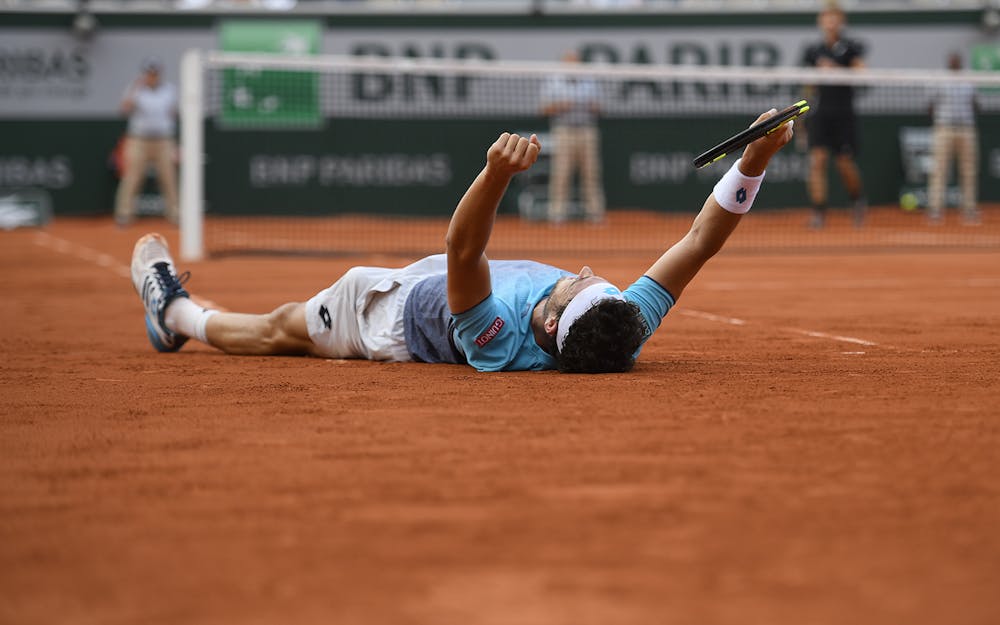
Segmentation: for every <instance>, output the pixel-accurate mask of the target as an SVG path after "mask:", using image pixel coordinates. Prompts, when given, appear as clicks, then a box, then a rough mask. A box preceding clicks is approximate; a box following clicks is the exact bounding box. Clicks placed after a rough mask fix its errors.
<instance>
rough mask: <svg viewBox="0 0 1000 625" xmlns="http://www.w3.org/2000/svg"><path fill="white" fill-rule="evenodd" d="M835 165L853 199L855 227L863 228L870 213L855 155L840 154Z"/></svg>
mask: <svg viewBox="0 0 1000 625" xmlns="http://www.w3.org/2000/svg"><path fill="white" fill-rule="evenodd" d="M835 163H836V167H837V172H838V173H839V174H840V179H841V181H843V183H844V188H846V189H847V195H848V196H850V198H851V203H852V211H853V213H852V214H853V219H854V225H855V226H861V225H862V224H863V223H864V220H865V213H867V211H868V204H867V202H865V195H864V186H863V184H862V182H861V171H860V170H859V169H858V164H857V162H855V160H854V155H853V154H849V153H848V154H838V155H837V158H836V159H835Z"/></svg>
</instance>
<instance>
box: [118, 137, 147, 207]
mask: <svg viewBox="0 0 1000 625" xmlns="http://www.w3.org/2000/svg"><path fill="white" fill-rule="evenodd" d="M122 164H123V171H122V179H121V180H120V181H119V183H118V191H117V192H116V193H115V221H116V222H117V223H118V225H119V226H124V225H127V224H128V223H130V222H131V221H132V219H133V217H134V216H135V196H136V194H137V193H138V191H139V185H140V183H141V182H142V180H143V179H144V178H145V176H146V151H145V146H144V142H143V140H142V139H139V138H136V137H126V139H125V146H124V149H123V155H122Z"/></svg>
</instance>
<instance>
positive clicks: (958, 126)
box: [927, 52, 980, 225]
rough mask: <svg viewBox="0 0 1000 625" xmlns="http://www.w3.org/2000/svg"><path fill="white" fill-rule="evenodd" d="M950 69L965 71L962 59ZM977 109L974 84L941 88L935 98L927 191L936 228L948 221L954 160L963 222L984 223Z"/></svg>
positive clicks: (952, 57)
mask: <svg viewBox="0 0 1000 625" xmlns="http://www.w3.org/2000/svg"><path fill="white" fill-rule="evenodd" d="M948 68H949V69H951V70H952V71H958V70H960V69H962V56H961V55H960V54H958V53H957V52H953V53H952V54H951V55H949V57H948ZM976 107H977V104H976V88H975V87H974V86H973V85H972V84H971V83H967V82H958V83H949V84H946V85H941V86H940V87H937V88H936V89H935V90H934V92H933V93H932V94H931V115H932V117H933V118H934V144H933V146H934V147H933V167H932V168H931V172H930V179H929V185H928V187H929V188H928V190H927V197H928V212H927V218H928V220H929V221H930V223H932V224H940V223H942V222H943V220H944V195H945V191H944V188H945V183H946V182H947V180H948V173H949V171H950V170H951V161H952V159H953V157H954V158H955V159H956V160H957V161H958V177H959V181H960V182H961V187H962V219H963V221H964V223H966V224H968V225H976V224H978V223H979V222H980V217H979V209H978V207H977V206H976V191H977V188H976V186H977V184H978V181H977V179H978V173H979V171H978V170H979V135H978V132H977V131H976Z"/></svg>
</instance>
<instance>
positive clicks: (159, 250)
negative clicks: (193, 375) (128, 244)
mask: <svg viewBox="0 0 1000 625" xmlns="http://www.w3.org/2000/svg"><path fill="white" fill-rule="evenodd" d="M190 275H191V274H190V273H189V272H185V273H183V274H181V275H180V276H178V275H177V272H176V271H175V270H174V261H173V259H172V258H171V257H170V251H169V250H168V249H167V241H166V239H164V238H163V237H162V236H161V235H159V234H156V233H151V234H147V235H145V236H143V237H142V238H141V239H139V240H138V241H137V242H136V244H135V249H133V250H132V285H133V286H134V287H135V291H136V293H138V294H139V297H140V298H141V299H142V305H143V306H144V307H145V308H146V334H147V335H149V342H150V343H152V344H153V347H155V348H156V349H157V351H161V352H175V351H177V350H179V349H180V348H181V346H183V345H184V343H186V342H187V340H188V337H186V336H182V335H180V334H175V333H174V332H171V331H170V330H169V329H167V324H166V322H165V321H164V314H165V313H166V310H167V306H169V305H170V302H172V301H174V300H175V299H177V298H178V297H188V292H187V291H185V290H184V286H183V285H184V283H185V282H187V280H188V277H190Z"/></svg>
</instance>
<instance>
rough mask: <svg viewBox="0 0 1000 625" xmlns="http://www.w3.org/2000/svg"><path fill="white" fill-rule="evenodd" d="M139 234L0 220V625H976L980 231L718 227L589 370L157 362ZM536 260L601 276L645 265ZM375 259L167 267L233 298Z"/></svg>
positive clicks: (984, 335)
mask: <svg viewBox="0 0 1000 625" xmlns="http://www.w3.org/2000/svg"><path fill="white" fill-rule="evenodd" d="M987 217H989V218H990V219H991V220H995V219H996V212H995V211H992V210H991V211H990V212H988V213H987ZM613 225H614V224H612V227H613ZM147 228H148V229H160V230H163V231H164V233H165V234H166V235H167V237H168V239H170V241H171V244H172V245H173V246H174V247H175V248H176V245H177V233H176V231H175V230H173V229H170V228H168V227H166V226H165V225H164V224H163V223H162V222H159V221H156V220H149V221H145V222H142V223H141V224H140V225H139V226H137V227H134V228H132V229H129V230H124V231H122V230H118V229H116V228H115V227H114V226H113V225H112V224H111V222H110V220H107V219H102V220H85V219H78V220H75V219H60V220H58V221H57V222H55V223H54V224H53V225H52V226H50V227H49V228H47V229H46V230H44V231H36V230H19V231H12V232H5V233H0V242H2V244H0V288H2V290H3V293H4V296H3V298H2V300H0V302H2V303H0V321H2V326H3V328H4V332H3V334H2V336H0V349H2V353H3V359H2V364H0V372H2V375H0V380H2V392H3V399H2V400H0V414H2V420H0V468H2V470H0V510H2V512H0V623H11V624H29V623H47V624H54V623H67V624H74V625H77V624H82V623H163V624H175V623H176V624H185V625H192V624H233V623H243V624H252V623H269V624H270V623H296V624H306V623H324V624H325V623H344V624H365V625H369V624H387V625H388V624H425V623H426V624H434V625H451V624H454V625H473V624H476V625H481V624H482V625H493V624H497V625H562V624H565V625H582V624H593V625H620V624H647V623H649V624H652V623H655V624H672V623H677V624H714V623H726V624H739V625H750V624H756V623H760V624H779V623H795V624H810V625H812V624H815V625H842V624H845V623H871V624H889V623H908V624H925V623H926V624H942V623H948V624H952V625H953V624H983V625H986V624H990V623H997V622H1000V598H998V595H997V587H998V583H1000V532H998V531H997V529H998V527H1000V485H998V476H1000V453H998V449H1000V422H998V413H1000V372H998V366H997V363H998V362H1000V245H997V244H996V243H992V244H991V243H990V241H991V240H993V239H990V238H989V237H991V236H995V235H996V232H997V229H996V226H995V222H994V221H988V222H987V223H986V224H984V226H983V229H982V230H981V231H979V232H980V233H981V234H975V235H974V236H976V237H979V239H977V240H979V241H980V243H982V246H980V247H964V248H962V247H957V246H955V245H953V244H952V245H949V244H948V243H947V236H945V238H944V239H942V240H943V241H945V243H944V244H943V245H941V246H937V247H929V246H926V245H921V243H924V242H925V240H924V239H923V238H922V237H926V236H928V235H927V232H926V231H925V230H921V229H919V228H916V229H912V231H911V230H907V229H905V228H904V229H900V228H896V229H895V230H893V232H896V233H897V234H901V235H902V236H903V237H904V240H902V241H897V242H896V243H895V244H889V245H888V246H886V245H883V244H871V245H866V246H864V247H860V248H857V249H854V248H852V247H851V246H850V245H849V243H850V240H849V239H844V237H846V236H847V235H845V234H844V233H843V231H841V230H838V229H837V228H836V227H831V229H830V230H829V232H826V233H817V234H816V235H815V236H816V237H817V240H816V241H815V243H816V245H815V246H814V248H813V250H812V251H803V252H798V253H790V252H787V251H782V252H774V251H768V248H767V246H761V247H757V246H756V245H751V246H749V247H751V248H754V249H753V250H752V253H750V252H748V251H741V249H740V239H741V237H743V236H746V237H748V239H747V240H748V241H751V240H752V241H757V240H758V239H756V238H754V237H755V236H756V235H755V233H754V230H753V229H752V228H748V230H747V232H745V233H744V232H743V231H742V230H741V231H740V232H737V234H736V235H735V238H734V241H733V243H734V249H733V250H730V251H727V252H723V254H721V255H720V256H719V257H718V258H716V259H714V260H713V261H712V262H710V263H709V265H708V266H707V267H706V268H705V269H704V270H703V272H702V273H701V274H700V275H699V276H698V277H697V278H696V279H695V281H694V282H693V283H692V284H691V286H690V287H689V289H688V290H687V291H686V292H685V294H684V296H683V298H681V300H680V301H679V303H678V306H677V307H676V308H675V309H674V310H673V311H671V313H670V314H669V315H668V318H667V320H666V321H665V322H664V323H665V325H664V326H663V327H662V328H661V330H660V331H659V332H658V333H657V335H656V336H654V337H653V339H652V340H651V341H650V343H649V344H648V345H647V347H646V349H645V350H644V352H643V354H642V356H641V358H640V360H639V363H638V364H637V366H636V368H635V370H634V372H632V373H629V374H624V375H604V376H567V375H560V374H557V373H512V374H480V373H476V372H475V371H473V370H472V369H470V368H467V367H462V366H449V365H422V364H412V363H407V364H380V363H372V362H355V361H350V362H348V361H330V360H320V359H304V358H250V357H240V358H237V357H230V356H224V355H221V354H219V353H217V352H214V351H212V350H211V349H209V348H206V347H204V346H201V345H195V344H194V343H193V342H192V343H189V344H188V346H186V347H185V348H184V349H183V350H182V351H181V352H179V353H177V354H157V353H155V352H153V351H152V349H151V348H150V346H149V344H148V342H147V340H146V337H145V332H144V329H143V322H142V307H141V304H140V302H139V300H138V298H137V297H136V295H135V293H134V292H133V290H132V286H131V284H130V282H129V280H128V279H127V265H128V260H129V255H130V253H131V247H132V244H133V243H134V241H135V240H136V239H137V238H138V237H139V236H140V235H141V234H142V233H143V232H144V231H145V230H146V229H147ZM943 232H944V233H945V235H947V234H948V233H949V232H952V230H945V231H943ZM954 232H955V233H956V234H955V236H956V237H958V238H957V239H955V240H956V241H960V242H968V241H970V240H972V239H970V238H969V237H970V236H972V235H969V234H968V233H967V232H966V233H964V234H961V233H959V230H958V229H957V227H955V229H954ZM990 233H993V234H990ZM588 236H589V235H588ZM672 236H673V234H672V233H668V234H667V235H665V242H664V245H666V244H668V243H669V242H671V241H672V239H671V237H672ZM872 236H874V235H872ZM934 236H940V235H934ZM905 237H911V239H910V241H911V242H912V243H915V244H917V246H916V247H907V246H906V241H907V240H906V238H905ZM883 243H884V242H883ZM550 249H551V250H555V252H553V253H552V254H550V255H549V256H545V255H541V254H536V255H535V256H534V257H535V258H536V259H538V260H547V261H550V262H553V263H554V264H558V265H560V266H564V267H566V268H568V269H577V268H578V267H579V265H580V264H582V262H583V261H587V262H588V263H589V264H591V266H593V268H594V270H595V271H596V272H597V273H599V274H601V275H604V276H605V277H607V278H608V279H610V280H612V281H615V282H617V283H619V284H622V283H627V282H628V281H631V279H633V278H635V277H636V276H637V275H638V274H639V273H641V271H642V270H644V269H645V268H646V267H647V266H648V265H649V264H650V262H652V260H653V259H654V258H655V256H656V254H655V253H652V254H649V255H645V254H633V255H631V256H626V255H624V254H618V253H611V254H608V253H605V254H602V255H598V256H596V257H595V258H587V257H586V256H585V255H582V254H580V253H579V252H576V253H570V252H564V251H558V247H552V248H550ZM556 254H558V255H556ZM408 260H410V259H407V258H395V257H386V256H379V257H376V256H371V257H327V258H316V257H312V258H310V257H297V258H296V257H273V256H270V257H254V256H225V257H222V258H216V259H212V260H208V261H204V262H200V263H195V264H187V263H178V264H179V269H180V270H181V271H184V270H187V269H190V270H191V271H192V274H193V277H192V279H191V282H190V283H189V287H190V288H191V290H192V291H193V292H194V293H196V294H198V295H201V296H203V297H206V298H210V299H211V300H213V301H214V302H218V303H219V304H220V305H222V306H225V307H228V308H230V309H234V310H245V311H248V312H264V311H267V310H269V309H270V308H272V307H273V306H275V305H277V304H279V303H281V302H284V301H287V300H302V299H305V298H308V297H309V296H311V295H312V294H314V293H315V292H316V291H318V290H319V289H320V288H322V287H324V286H326V285H327V284H329V283H330V282H332V281H333V280H334V279H336V278H337V277H338V276H339V275H340V274H341V273H342V272H343V271H344V270H345V269H347V268H348V267H349V266H351V265H354V264H360V263H362V262H368V263H372V264H388V263H393V264H400V265H401V264H404V263H405V262H407V261H408Z"/></svg>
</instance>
